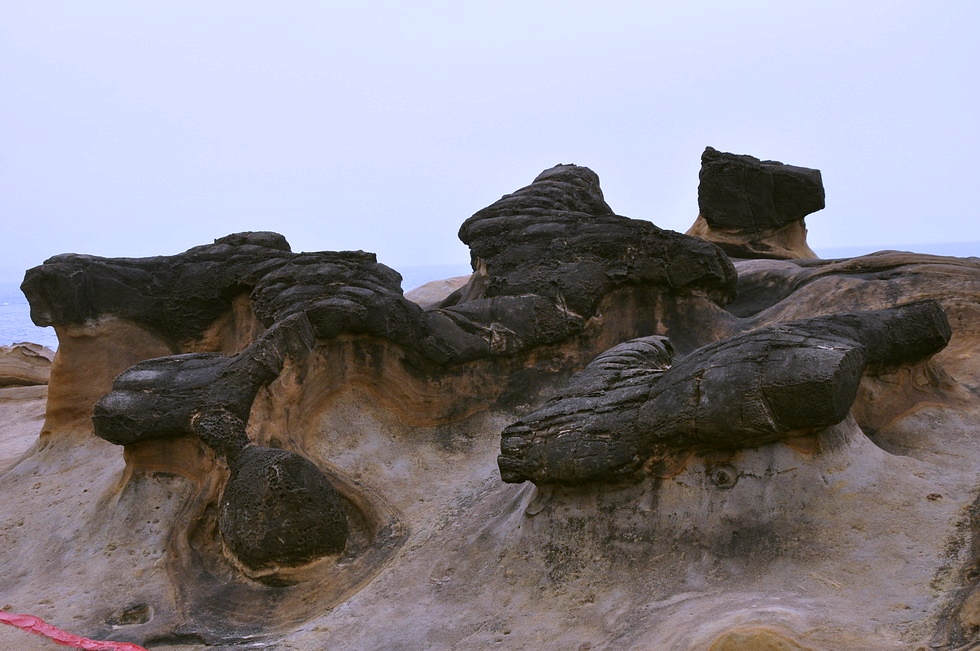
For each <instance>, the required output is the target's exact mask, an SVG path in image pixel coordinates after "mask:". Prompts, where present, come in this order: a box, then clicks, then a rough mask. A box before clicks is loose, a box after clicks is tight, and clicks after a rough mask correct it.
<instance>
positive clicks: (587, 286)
mask: <svg viewBox="0 0 980 651" xmlns="http://www.w3.org/2000/svg"><path fill="white" fill-rule="evenodd" d="M459 238H460V239H461V240H462V241H463V242H464V243H466V244H467V245H469V247H470V251H471V255H472V256H473V258H474V268H475V270H476V274H475V277H474V278H473V279H472V280H471V282H470V291H471V292H474V293H477V294H479V295H482V296H486V297H496V296H521V295H526V294H535V295H539V296H545V297H547V298H549V299H551V300H552V301H554V302H555V303H556V304H557V305H559V306H560V307H562V308H563V309H567V310H570V311H571V312H574V313H575V314H577V315H580V316H582V317H585V318H588V317H591V316H592V315H593V314H594V313H595V310H596V307H597V305H598V302H599V300H600V298H601V297H602V296H604V295H605V294H607V293H609V292H610V291H612V290H613V289H615V288H617V287H621V286H624V285H654V286H659V287H663V288H664V289H665V290H666V291H669V292H673V293H702V294H706V295H708V296H711V297H712V298H713V299H714V300H716V301H718V302H725V301H727V300H728V299H729V298H731V296H732V289H733V287H734V283H735V278H736V274H735V272H734V269H733V267H732V265H731V262H730V261H729V260H728V258H727V256H725V254H724V253H722V252H721V251H720V250H719V249H718V248H717V247H715V246H714V245H712V244H709V243H706V242H704V241H701V240H698V239H697V238H692V237H687V236H684V235H680V234H679V233H675V232H673V231H665V230H662V229H660V228H657V227H656V226H654V225H653V224H652V223H650V222H647V221H641V220H636V219H629V218H627V217H620V216H619V215H616V214H614V213H613V212H612V210H611V209H610V208H609V206H608V205H607V204H606V202H605V200H604V199H603V196H602V192H601V190H600V189H599V181H598V177H597V176H596V175H595V173H594V172H593V171H592V170H590V169H588V168H586V167H579V166H577V165H559V166H557V167H554V168H552V169H550V170H546V171H545V172H542V173H541V174H540V175H539V176H538V177H537V178H536V179H535V180H534V182H533V183H531V185H529V186H527V187H524V188H521V189H520V190H517V191H516V192H514V193H512V194H509V195H506V196H504V197H503V198H502V199H500V200H499V201H497V202H496V203H494V204H492V205H490V206H488V207H486V208H484V209H483V210H480V211H479V212H477V213H476V214H474V215H473V216H472V217H470V218H469V219H468V220H466V221H465V222H463V225H462V227H461V228H460V230H459ZM464 293H465V290H464Z"/></svg>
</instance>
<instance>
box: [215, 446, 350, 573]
mask: <svg viewBox="0 0 980 651" xmlns="http://www.w3.org/2000/svg"><path fill="white" fill-rule="evenodd" d="M220 527H221V533H222V535H223V536H224V539H225V540H226V541H227V543H228V545H229V547H231V549H232V551H233V552H234V553H235V555H236V556H237V557H238V558H239V560H241V561H242V563H244V564H245V565H246V566H247V567H249V568H252V569H264V568H267V567H274V566H277V565H295V564H299V563H305V562H307V561H312V560H315V559H317V558H320V557H321V556H324V555H326V554H336V553H340V552H342V551H343V550H344V545H345V544H346V542H347V535H348V527H347V520H346V518H345V516H344V511H343V507H342V506H341V503H340V496H339V495H338V494H337V491H336V490H335V489H334V487H333V486H332V485H331V484H330V482H329V481H327V480H326V478H325V477H324V476H323V473H322V472H320V470H319V468H317V467H316V466H315V465H313V464H312V463H310V462H309V461H308V460H306V459H305V458H303V457H302V456H300V455H298V454H296V453H295V452H291V451H289V450H274V449H269V448H263V447H258V446H250V447H248V448H247V449H246V450H245V451H244V452H242V453H241V455H240V456H239V458H238V459H237V460H236V463H235V466H234V467H233V469H232V473H231V478H230V479H229V480H228V485H227V486H226V487H225V491H224V497H223V499H222V503H221V519H220Z"/></svg>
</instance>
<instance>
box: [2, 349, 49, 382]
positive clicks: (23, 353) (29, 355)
mask: <svg viewBox="0 0 980 651" xmlns="http://www.w3.org/2000/svg"><path fill="white" fill-rule="evenodd" d="M53 359H54V351H53V350H51V349H50V348H48V347H46V346H41V345H40V344H32V343H28V342H22V343H18V344H12V345H10V346H0V387H10V386H33V385H38V384H47V383H48V375H49V374H50V372H51V360H53Z"/></svg>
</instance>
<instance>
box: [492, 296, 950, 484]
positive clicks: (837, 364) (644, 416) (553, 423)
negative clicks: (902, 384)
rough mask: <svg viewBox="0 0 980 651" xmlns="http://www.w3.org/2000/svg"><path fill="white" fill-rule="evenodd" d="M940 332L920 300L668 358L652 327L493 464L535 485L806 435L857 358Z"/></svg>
mask: <svg viewBox="0 0 980 651" xmlns="http://www.w3.org/2000/svg"><path fill="white" fill-rule="evenodd" d="M949 338H950V327H949V323H948V321H947V320H946V316H945V313H944V312H943V310H942V308H941V307H940V306H939V304H938V303H936V302H935V301H924V302H919V303H912V304H909V305H905V306H902V307H897V308H892V309H887V310H878V311H869V312H855V313H850V314H841V315H835V316H825V317H817V318H813V319H807V320H804V321H794V322H788V323H781V324H778V325H774V326H770V327H767V328H762V329H759V330H753V331H750V332H746V333H744V334H740V335H737V336H735V337H731V338H729V339H725V340H722V341H719V342H716V343H713V344H710V345H708V346H704V347H702V348H699V349H697V350H695V351H694V352H692V353H691V354H689V355H687V356H685V357H683V358H681V359H680V360H678V361H677V362H676V363H672V360H671V349H670V345H669V342H668V341H667V340H666V339H664V338H662V337H647V338H643V339H637V340H633V341H630V342H626V343H624V344H620V345H618V346H615V347H614V348H612V349H611V350H609V351H607V352H606V353H604V354H602V355H600V356H599V357H597V358H596V359H595V360H594V361H593V362H592V363H591V364H589V366H587V367H586V368H585V370H584V371H582V373H581V375H580V376H578V377H577V378H576V379H575V380H574V381H573V382H571V383H570V385H569V386H568V387H567V388H566V389H565V390H564V391H562V392H561V393H559V394H558V395H557V396H556V397H554V398H552V399H551V400H550V401H549V402H548V403H547V404H546V405H545V406H544V407H542V408H541V409H540V410H538V411H536V412H534V413H532V414H530V415H529V416H527V417H525V418H523V419H521V420H520V421H518V422H516V423H514V424H513V425H511V426H509V427H507V428H506V429H505V430H504V431H503V435H502V438H501V445H500V448H501V455H500V457H499V459H498V464H499V466H500V474H501V477H502V478H503V480H504V481H507V482H521V481H527V480H530V481H533V482H535V483H542V484H548V483H558V484H578V483H584V482H589V481H601V480H617V479H623V478H628V477H630V476H633V473H635V472H636V471H637V470H638V469H639V468H641V467H642V466H643V465H644V464H646V463H648V462H649V461H650V460H651V458H653V457H656V456H657V455H658V454H663V453H664V452H665V451H671V450H674V451H676V450H685V449H686V450H705V449H737V448H745V447H755V446H758V445H761V444H764V443H768V442H771V441H774V440H778V439H781V438H789V437H793V436H799V435H801V434H808V433H812V432H815V431H816V430H818V429H820V428H824V427H828V426H831V425H834V424H836V423H838V422H840V421H841V420H843V419H844V418H845V417H846V416H847V414H848V411H849V410H850V408H851V404H852V403H853V402H854V398H855V396H856V394H857V390H858V385H859V384H860V381H861V375H862V373H863V372H864V370H865V368H866V367H868V366H872V367H874V368H878V369H881V368H887V367H894V366H898V365H901V364H905V363H909V362H913V361H916V360H919V359H922V358H924V357H928V356H930V355H932V354H934V353H935V352H937V351H939V350H941V349H942V348H943V347H945V346H946V344H947V343H948V342H949Z"/></svg>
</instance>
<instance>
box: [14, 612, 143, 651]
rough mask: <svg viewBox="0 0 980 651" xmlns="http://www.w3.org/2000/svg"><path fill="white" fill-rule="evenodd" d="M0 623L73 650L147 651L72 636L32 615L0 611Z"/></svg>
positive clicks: (130, 646)
mask: <svg viewBox="0 0 980 651" xmlns="http://www.w3.org/2000/svg"><path fill="white" fill-rule="evenodd" d="M0 622H3V623H4V624H10V625H11V626H16V627H17V628H19V629H20V630H22V631H27V632H28V633H34V634H35V635H43V636H44V637H46V638H48V639H49V640H51V641H53V642H57V643H58V644H62V645H64V646H70V647H72V648H74V649H84V650H85V651H147V649H145V648H143V647H141V646H139V645H137V644H130V643H129V642H110V641H105V642H100V641H99V640H90V639H88V638H87V637H79V636H78V635H72V634H71V633H66V632H65V631H63V630H61V629H60V628H56V627H54V626H52V625H51V624H48V623H47V622H46V621H44V620H43V619H41V618H40V617H35V616H34V615H15V614H14V613H8V612H6V611H3V610H0Z"/></svg>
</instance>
